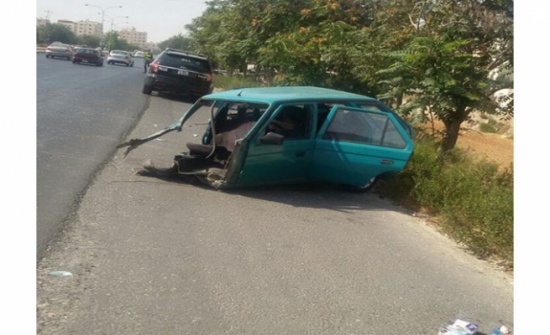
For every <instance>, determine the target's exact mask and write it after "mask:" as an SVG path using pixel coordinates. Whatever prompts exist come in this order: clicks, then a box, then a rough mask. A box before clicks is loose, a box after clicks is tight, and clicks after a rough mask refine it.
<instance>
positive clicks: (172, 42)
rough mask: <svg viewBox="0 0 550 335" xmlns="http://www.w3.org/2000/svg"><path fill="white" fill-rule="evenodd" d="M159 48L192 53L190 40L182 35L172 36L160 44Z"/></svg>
mask: <svg viewBox="0 0 550 335" xmlns="http://www.w3.org/2000/svg"><path fill="white" fill-rule="evenodd" d="M159 48H161V49H166V48H174V49H181V50H188V51H193V50H192V48H191V39H190V38H189V37H186V36H183V35H182V34H178V35H176V36H172V37H170V38H169V39H167V40H166V41H162V42H160V43H159Z"/></svg>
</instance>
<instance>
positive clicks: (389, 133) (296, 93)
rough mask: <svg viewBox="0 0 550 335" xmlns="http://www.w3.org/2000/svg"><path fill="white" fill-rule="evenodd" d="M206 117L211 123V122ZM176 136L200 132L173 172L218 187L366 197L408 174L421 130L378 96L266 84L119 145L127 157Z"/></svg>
mask: <svg viewBox="0 0 550 335" xmlns="http://www.w3.org/2000/svg"><path fill="white" fill-rule="evenodd" d="M205 120H208V121H206V122H205ZM171 131H183V132H189V133H191V134H198V135H199V136H198V137H197V142H198V143H195V141H193V142H189V143H187V149H188V151H187V152H184V153H182V154H177V155H176V156H175V158H174V165H173V166H172V167H170V168H156V167H154V165H146V166H144V169H143V170H141V171H140V174H142V175H149V176H164V177H166V176H171V177H174V176H194V177H196V178H198V179H200V180H201V181H203V182H204V183H206V184H208V185H210V186H212V187H214V188H219V189H221V188H230V187H242V186H258V185H267V184H283V183H300V182H324V183H333V184H342V185H345V188H346V189H349V190H352V191H359V192H365V191H368V190H369V189H371V188H372V187H373V186H374V185H375V183H376V181H378V180H379V179H381V178H385V177H388V176H390V175H392V174H395V173H398V172H399V171H401V170H402V169H403V168H404V167H405V165H406V164H407V162H408V161H409V159H410V157H411V154H412V152H413V150H414V143H413V137H414V131H413V129H412V127H411V126H410V125H409V124H408V123H407V122H406V121H405V120H404V119H403V118H401V117H400V116H399V115H398V114H397V113H396V112H394V111H393V110H391V109H390V108H389V107H387V106H386V105H384V104H383V103H382V102H380V101H379V100H377V99H374V98H371V97H368V96H364V95H359V94H353V93H348V92H343V91H337V90H331V89H326V88H319V87H300V86H297V87H296V86H295V87H260V88H258V87H257V88H239V89H235V90H230V91H225V92H220V93H214V94H209V95H205V96H203V97H202V98H200V99H199V100H198V101H197V102H196V103H195V104H194V105H193V106H191V107H190V109H189V110H188V111H187V112H186V113H185V114H183V116H182V117H181V118H180V119H179V121H177V122H174V123H173V124H172V125H170V126H168V127H166V128H164V129H163V130H161V131H159V132H156V133H154V134H152V135H150V136H148V137H146V138H143V139H132V140H130V141H128V142H125V143H122V144H120V145H119V146H118V148H122V147H126V146H127V147H128V149H127V151H126V153H125V154H128V153H129V152H130V151H131V150H133V149H135V148H136V147H138V146H139V145H142V144H144V143H146V142H148V141H151V140H153V139H156V138H159V137H160V136H162V135H164V134H166V133H169V132H171Z"/></svg>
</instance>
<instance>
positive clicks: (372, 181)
mask: <svg viewBox="0 0 550 335" xmlns="http://www.w3.org/2000/svg"><path fill="white" fill-rule="evenodd" d="M378 179H379V178H378V176H376V177H372V178H371V179H370V180H369V182H368V183H366V184H365V185H363V186H355V185H353V186H352V185H347V186H346V189H347V190H348V191H349V192H352V193H366V192H368V191H370V190H372V189H373V188H374V186H376V183H377V182H378Z"/></svg>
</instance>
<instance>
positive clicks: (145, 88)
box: [141, 85, 153, 95]
mask: <svg viewBox="0 0 550 335" xmlns="http://www.w3.org/2000/svg"><path fill="white" fill-rule="evenodd" d="M141 92H142V93H143V94H148V95H151V93H152V92H153V88H152V87H151V85H143V89H142V90H141Z"/></svg>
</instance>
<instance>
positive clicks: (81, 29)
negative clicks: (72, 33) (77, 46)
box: [76, 20, 103, 37]
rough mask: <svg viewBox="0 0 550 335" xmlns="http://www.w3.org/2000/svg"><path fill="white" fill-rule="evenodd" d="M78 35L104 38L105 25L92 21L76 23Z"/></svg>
mask: <svg viewBox="0 0 550 335" xmlns="http://www.w3.org/2000/svg"><path fill="white" fill-rule="evenodd" d="M76 35H77V36H81V35H90V36H97V37H101V36H103V25H102V24H101V23H100V22H94V21H90V20H85V21H78V22H77V23H76Z"/></svg>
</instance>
